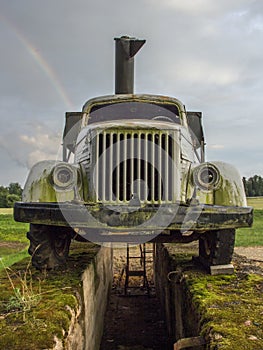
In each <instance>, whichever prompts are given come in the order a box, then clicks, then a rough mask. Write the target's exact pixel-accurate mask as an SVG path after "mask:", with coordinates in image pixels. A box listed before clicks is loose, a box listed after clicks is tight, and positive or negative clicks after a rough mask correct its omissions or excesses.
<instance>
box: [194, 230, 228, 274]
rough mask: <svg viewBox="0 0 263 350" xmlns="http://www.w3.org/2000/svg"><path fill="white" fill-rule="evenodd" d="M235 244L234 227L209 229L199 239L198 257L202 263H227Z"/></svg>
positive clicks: (210, 264)
mask: <svg viewBox="0 0 263 350" xmlns="http://www.w3.org/2000/svg"><path fill="white" fill-rule="evenodd" d="M234 246H235V229H225V230H217V231H209V232H206V233H205V234H204V235H202V236H201V237H200V239H199V259H200V261H201V262H202V264H203V265H205V266H207V267H210V266H214V265H228V264H230V263H231V260H232V256H233V252H234Z"/></svg>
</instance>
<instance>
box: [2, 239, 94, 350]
mask: <svg viewBox="0 0 263 350" xmlns="http://www.w3.org/2000/svg"><path fill="white" fill-rule="evenodd" d="M98 249H99V247H98V246H95V245H94V244H89V243H75V244H72V247H71V255H70V258H69V261H68V264H67V266H65V267H63V269H62V268H61V269H59V270H56V271H52V272H46V273H44V272H39V271H37V270H35V269H34V268H32V267H30V268H29V269H28V264H29V263H30V260H29V259H24V260H22V261H20V262H19V263H17V264H15V265H13V266H12V270H2V271H1V272H0V282H1V283H0V295H1V302H0V334H1V336H0V349H5V350H9V349H10V350H11V349H12V350H21V349H24V350H37V349H52V348H53V346H54V337H57V338H58V339H61V340H62V342H63V339H65V336H66V335H67V333H66V332H67V330H68V328H69V325H70V321H71V316H72V315H71V311H70V310H74V311H76V310H77V307H78V303H79V301H78V298H79V297H81V296H82V289H81V275H82V272H83V271H84V269H85V268H86V267H87V265H88V264H89V263H90V262H92V261H93V259H94V256H95V255H96V253H97V252H98ZM7 272H8V274H9V277H10V278H11V281H10V278H9V277H8V275H7ZM25 273H26V275H27V278H26V284H25V282H24V281H25ZM12 284H13V286H12ZM14 288H15V289H14ZM18 296H20V298H19V297H18ZM23 300H24V303H23ZM26 301H28V303H27V304H26Z"/></svg>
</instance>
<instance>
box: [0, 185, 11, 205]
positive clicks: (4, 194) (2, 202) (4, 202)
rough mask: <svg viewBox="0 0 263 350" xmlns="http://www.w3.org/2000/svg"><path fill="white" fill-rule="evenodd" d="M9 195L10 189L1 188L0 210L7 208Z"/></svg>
mask: <svg viewBox="0 0 263 350" xmlns="http://www.w3.org/2000/svg"><path fill="white" fill-rule="evenodd" d="M8 194H9V192H8V189H7V188H6V187H4V186H0V208H6V207H7V199H6V197H7V195H8Z"/></svg>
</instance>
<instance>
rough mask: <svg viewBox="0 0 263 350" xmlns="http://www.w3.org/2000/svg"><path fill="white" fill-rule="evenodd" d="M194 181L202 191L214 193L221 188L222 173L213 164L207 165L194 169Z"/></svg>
mask: <svg viewBox="0 0 263 350" xmlns="http://www.w3.org/2000/svg"><path fill="white" fill-rule="evenodd" d="M193 180H194V184H195V185H196V186H197V187H199V188H200V189H201V190H205V191H212V190H215V189H217V188H218V186H219V182H220V173H219V171H218V169H217V168H216V167H215V166H214V165H213V164H209V163H205V164H203V165H201V166H199V167H197V168H196V169H194V173H193Z"/></svg>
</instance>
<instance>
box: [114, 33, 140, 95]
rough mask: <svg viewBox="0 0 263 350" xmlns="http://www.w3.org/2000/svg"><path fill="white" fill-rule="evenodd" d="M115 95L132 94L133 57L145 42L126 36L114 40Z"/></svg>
mask: <svg viewBox="0 0 263 350" xmlns="http://www.w3.org/2000/svg"><path fill="white" fill-rule="evenodd" d="M114 40H115V43H116V53H115V94H133V93H134V91H133V90H134V56H135V55H136V53H137V52H138V51H139V50H140V48H141V47H142V46H143V45H144V43H145V42H146V40H139V39H135V38H131V37H128V36H122V37H121V38H115V39H114Z"/></svg>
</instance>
